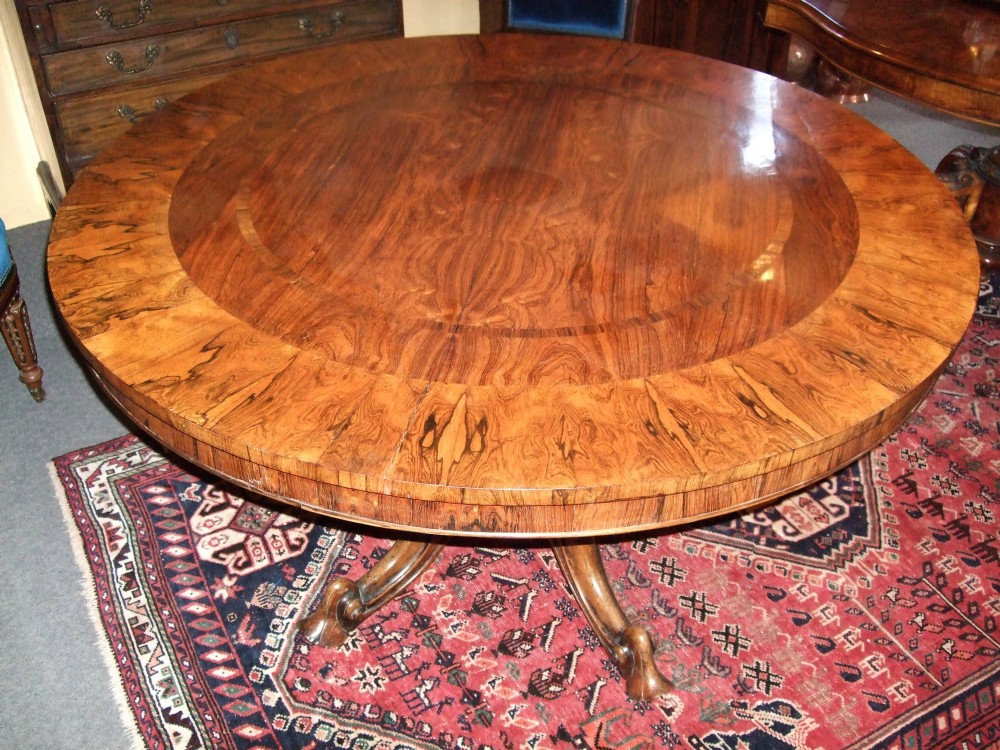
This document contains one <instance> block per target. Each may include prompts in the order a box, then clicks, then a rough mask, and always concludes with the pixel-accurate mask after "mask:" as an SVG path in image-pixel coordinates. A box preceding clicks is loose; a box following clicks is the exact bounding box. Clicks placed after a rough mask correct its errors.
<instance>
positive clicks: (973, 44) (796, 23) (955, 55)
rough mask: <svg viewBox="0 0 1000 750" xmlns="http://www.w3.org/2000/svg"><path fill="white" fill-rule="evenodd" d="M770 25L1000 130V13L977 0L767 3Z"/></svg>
mask: <svg viewBox="0 0 1000 750" xmlns="http://www.w3.org/2000/svg"><path fill="white" fill-rule="evenodd" d="M764 23H765V25H767V26H769V27H771V28H774V29H779V30H781V31H786V32H789V33H791V34H796V35H798V36H800V37H802V38H803V39H805V40H806V41H808V42H809V43H810V44H812V45H813V46H814V47H816V49H817V50H818V51H819V53H820V54H821V55H822V56H823V57H825V58H826V59H827V60H829V61H830V62H832V63H833V64H834V65H836V66H838V67H840V68H842V69H843V70H846V71H847V72H849V73H850V74H852V75H854V76H857V77H858V78H861V79H862V80H865V81H867V82H869V83H873V84H875V85H876V86H881V87H882V88H885V89H888V90H889V91H892V92H893V93H895V94H898V95H900V96H904V97H906V98H908V99H913V100H915V101H918V102H920V103H922V104H926V105H928V106H931V107H935V108H937V109H940V110H943V111H945V112H950V113H952V114H955V115H959V116H960V117H966V118H969V119H971V120H978V121H980V122H985V123H989V124H993V125H1000V55H998V53H997V51H998V47H1000V14H998V13H997V11H996V8H990V7H988V5H987V3H985V2H984V3H977V2H975V0H879V2H877V3H873V2H868V1H867V0H768V3H767V11H766V14H765V17H764Z"/></svg>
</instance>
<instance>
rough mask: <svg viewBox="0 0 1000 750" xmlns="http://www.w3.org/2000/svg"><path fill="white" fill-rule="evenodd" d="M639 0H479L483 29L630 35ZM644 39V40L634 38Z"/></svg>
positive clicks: (485, 30) (610, 35)
mask: <svg viewBox="0 0 1000 750" xmlns="http://www.w3.org/2000/svg"><path fill="white" fill-rule="evenodd" d="M640 2H641V0H480V4H479V10H480V28H481V29H482V31H484V32H492V31H502V30H509V29H516V30H522V31H538V32H549V33H561V34H582V35H585V36H603V37H610V38H613V39H629V40H632V39H633V29H634V27H635V13H636V10H635V8H636V5H637V4H639V3H640ZM636 41H643V40H636Z"/></svg>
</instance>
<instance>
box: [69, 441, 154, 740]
mask: <svg viewBox="0 0 1000 750" xmlns="http://www.w3.org/2000/svg"><path fill="white" fill-rule="evenodd" d="M49 478H50V479H51V480H52V485H53V488H54V489H55V492H56V497H57V498H58V500H59V507H60V509H61V510H62V514H63V521H64V522H65V523H66V527H67V529H68V530H69V532H70V533H69V538H70V546H71V547H72V550H73V559H74V560H76V564H77V566H78V567H79V569H80V590H81V593H82V594H83V598H84V605H85V607H86V610H87V616H88V618H89V619H90V622H91V624H92V625H93V626H94V628H95V630H96V632H97V638H96V640H95V644H96V646H97V651H98V653H100V655H101V661H102V662H103V663H104V667H105V669H106V670H107V672H108V682H109V686H110V688H111V694H112V696H113V699H114V702H115V705H116V706H117V707H118V716H119V719H120V720H121V723H122V728H123V729H124V730H125V731H126V732H127V733H129V734H130V735H131V746H130V748H131V750H147V748H148V746H147V745H146V742H145V740H144V739H143V737H142V733H141V732H140V731H139V725H138V723H137V722H136V720H135V715H134V714H133V713H132V709H131V707H130V706H129V703H128V696H127V694H126V693H125V686H124V685H123V684H122V681H121V678H120V673H119V671H118V664H117V663H116V662H115V658H114V650H113V649H112V646H111V643H110V641H109V640H108V638H107V636H106V635H105V632H104V624H103V623H102V622H101V614H100V612H99V610H98V608H97V600H96V595H95V592H96V585H97V584H96V582H95V581H94V574H93V572H92V571H91V569H90V563H89V561H88V559H87V554H86V552H84V549H83V537H82V536H81V535H80V534H79V532H78V530H77V528H76V520H75V519H74V518H73V510H72V508H71V507H70V504H69V498H68V497H66V490H65V488H64V487H63V484H62V482H61V481H60V479H59V470H58V469H57V468H56V465H55V462H52V461H50V462H49Z"/></svg>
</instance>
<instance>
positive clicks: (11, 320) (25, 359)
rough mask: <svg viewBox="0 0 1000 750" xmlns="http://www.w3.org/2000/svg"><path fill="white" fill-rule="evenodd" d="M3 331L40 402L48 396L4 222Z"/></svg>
mask: <svg viewBox="0 0 1000 750" xmlns="http://www.w3.org/2000/svg"><path fill="white" fill-rule="evenodd" d="M0 331H2V332H3V340H4V341H5V342H6V343H7V348H8V349H9V350H10V356H12V357H13V358H14V364H15V365H17V369H18V370H20V371H21V382H22V383H24V384H25V385H26V386H28V391H29V392H30V393H31V395H32V397H34V399H35V401H41V400H42V399H43V398H44V397H45V392H44V391H43V390H42V368H41V367H39V366H38V354H37V352H36V351H35V340H34V339H33V338H32V336H31V323H29V322H28V308H27V307H25V304H24V300H23V299H21V281H20V279H18V277H17V266H15V265H14V259H13V258H12V257H11V254H10V248H9V247H8V246H7V227H6V226H4V223H3V221H0Z"/></svg>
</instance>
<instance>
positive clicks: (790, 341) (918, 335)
mask: <svg viewBox="0 0 1000 750" xmlns="http://www.w3.org/2000/svg"><path fill="white" fill-rule="evenodd" d="M706 134H712V136H713V137H712V138H708V137H706ZM154 135H155V137H153V136H154ZM49 274H50V280H51V285H52V290H53V294H54V296H55V299H56V301H57V303H58V306H59V309H60V310H61V312H62V314H63V316H64V317H65V320H66V323H67V326H68V330H69V333H70V335H71V336H72V338H73V339H75V340H76V341H77V342H78V343H79V345H80V348H81V350H82V352H83V354H84V356H85V357H86V358H87V361H88V362H89V364H90V365H91V367H92V368H93V369H94V371H95V373H96V374H97V376H98V377H99V379H100V382H101V383H102V384H103V386H104V387H105V388H106V389H107V391H108V392H109V393H110V394H111V395H112V397H113V398H114V399H115V400H116V401H117V402H118V403H119V404H120V405H121V406H122V408H123V409H124V410H125V411H126V412H127V413H128V414H129V415H130V416H131V417H132V418H133V419H134V420H136V422H138V423H139V424H140V425H141V426H143V427H144V428H145V429H146V430H148V431H149V432H150V433H152V434H153V435H154V436H156V437H157V438H158V439H160V440H161V441H162V442H163V443H165V444H166V445H167V446H169V447H170V448H172V449H173V450H175V451H176V452H178V453H180V454H181V455H184V456H187V457H189V458H191V459H192V460H193V461H195V462H197V463H200V464H202V465H204V466H207V467H209V468H210V469H212V470H213V471H215V472H217V473H219V474H222V475H224V476H227V477H229V478H231V479H233V480H234V481H236V482H237V483H239V484H242V485H244V486H246V487H250V488H252V489H254V490H257V491H259V492H262V493H264V494H267V495H270V496H272V497H276V498H280V499H283V500H285V501H286V502H290V503H294V504H298V505H302V506H305V507H309V508H311V509H314V510H317V511H320V512H323V513H327V514H330V515H333V516H337V517H341V518H348V519H353V520H357V521H362V522H366V523H373V524H378V525H381V526H386V527H395V528H406V529H417V530H425V531H429V532H433V533H456V534H462V535H504V536H542V537H559V536H577V535H581V536H582V535H594V534H599V533H611V532H618V531H627V530H637V529H651V528H656V527H662V526H668V525H671V524H676V523H680V522H684V521H690V520H693V519H697V518H705V517H709V516H713V515H717V514H720V513H725V512H728V511H731V510H734V509H736V508H745V507H748V506H752V505H755V504H759V503H762V502H766V501H767V500H769V499H772V498H774V497H776V496H778V495H781V494H783V493H786V492H788V491H790V490H792V489H794V488H797V487H800V486H802V485H805V484H807V483H810V482H812V481H814V480H816V479H818V478H820V477H822V476H825V475H826V474H828V473H830V472H831V471H833V470H834V469H836V468H838V467H839V466H841V465H843V464H846V463H848V462H849V461H851V460H853V459H854V458H855V457H857V456H858V455H859V454H862V453H864V452H866V451H867V450H869V449H870V448H871V447H873V446H874V445H875V444H877V443H878V442H879V441H881V440H882V439H883V438H884V437H885V436H886V435H888V434H889V433H890V432H892V431H893V430H894V428H895V427H896V426H897V425H898V423H899V422H900V420H901V419H903V418H904V417H905V415H906V414H908V413H909V411H910V410H911V409H912V408H914V407H915V406H916V404H917V403H918V402H919V401H920V400H921V398H922V397H923V395H924V394H925V393H926V391H927V389H928V388H929V387H930V386H931V384H932V383H933V381H934V380H935V378H936V376H937V373H938V372H939V371H940V369H941V368H942V367H943V365H944V363H945V362H946V361H947V359H948V357H949V355H950V353H951V351H952V350H953V348H954V346H955V345H956V344H957V342H958V341H959V339H960V337H961V335H962V333H963V331H964V329H965V327H966V324H967V323H968V320H969V318H970V316H971V313H972V309H973V304H974V299H975V296H976V292H977V289H978V267H977V259H976V253H975V247H974V244H973V242H972V240H971V238H970V236H969V232H968V228H967V227H966V226H965V224H964V222H963V220H962V216H961V213H960V211H959V209H958V207H957V206H956V205H955V203H954V201H953V200H952V199H951V198H950V196H949V195H948V193H947V191H946V190H945V189H944V188H943V187H942V186H941V185H940V184H939V183H938V182H937V180H935V179H934V177H933V176H932V175H931V174H929V173H928V172H927V171H926V170H925V169H924V168H923V167H922V166H921V165H920V164H919V163H918V162H917V161H916V160H915V159H914V158H913V157H912V156H911V155H910V154H908V153H907V152H905V151H904V150H903V149H902V148H901V147H899V146H898V145H897V144H895V143H894V142H893V141H892V140H891V139H890V138H889V137H888V136H886V135H885V134H883V133H882V132H880V131H879V130H877V129H876V128H874V127H872V126H870V125H868V124H867V123H865V122H864V121H862V120H861V119H860V118H858V117H856V116H855V115H853V114H851V113H850V112H847V111H845V110H843V109H842V108H840V107H837V106H835V105H833V104H831V103H829V102H826V101H823V100H822V99H820V98H819V97H816V96H815V95H813V94H810V93H808V92H804V91H800V90H799V89H797V88H796V87H793V86H791V85H788V84H784V83H782V82H779V81H777V80H775V79H773V78H770V77H768V76H764V75H761V74H756V73H753V72H751V71H748V70H743V69H740V68H737V67H735V66H728V65H723V64H720V63H713V62H711V61H707V60H703V59H698V58H693V57H690V56H687V55H684V54H680V53H673V52H670V51H666V50H659V49H654V48H649V47H643V46H633V45H625V44H619V43H613V42H605V41H598V40H583V39H565V38H557V37H523V36H520V35H514V34H511V35H495V36H491V37H479V38H475V37H473V38H444V39H426V40H405V41H403V40H399V41H390V42H383V43H362V44H357V45H351V46H349V47H343V48H340V47H334V48H329V49H324V50H322V51H319V50H318V51H315V52H310V53H304V54H301V55H295V56H291V57H288V58H287V59H282V60H276V61H273V62H270V63H266V64H264V65H262V66H259V67H257V68H254V69H251V70H248V71H246V72H241V73H237V74H236V75H235V76H233V77H232V78H229V79H227V80H226V81H224V82H222V83H219V84H214V85H212V86H210V87H208V88H207V89H203V90H201V91H200V92H197V93H195V94H193V95H190V96H188V97H186V98H185V99H183V100H182V101H181V102H178V103H177V104H176V105H174V106H171V107H170V108H168V109H167V110H166V111H165V112H163V113H162V114H161V116H159V117H158V118H156V120H155V121H151V122H148V123H140V124H138V125H137V126H135V127H134V128H133V129H132V130H130V131H129V132H128V133H127V134H126V135H125V136H124V138H123V139H121V140H120V141H118V142H117V143H116V145H114V146H112V147H111V148H110V149H109V150H108V151H107V152H105V154H104V155H103V156H102V157H100V158H99V159H98V160H97V161H96V162H95V163H94V164H93V165H91V166H90V167H88V169H87V170H85V171H84V173H83V174H82V175H81V177H80V179H79V180H78V181H77V182H76V184H75V185H74V186H73V188H72V189H71V191H70V192H69V195H68V196H67V198H66V201H65V202H64V204H63V206H62V208H61V209H60V211H59V214H58V216H57V217H56V220H55V222H54V225H53V231H52V244H51V247H50V251H49Z"/></svg>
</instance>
